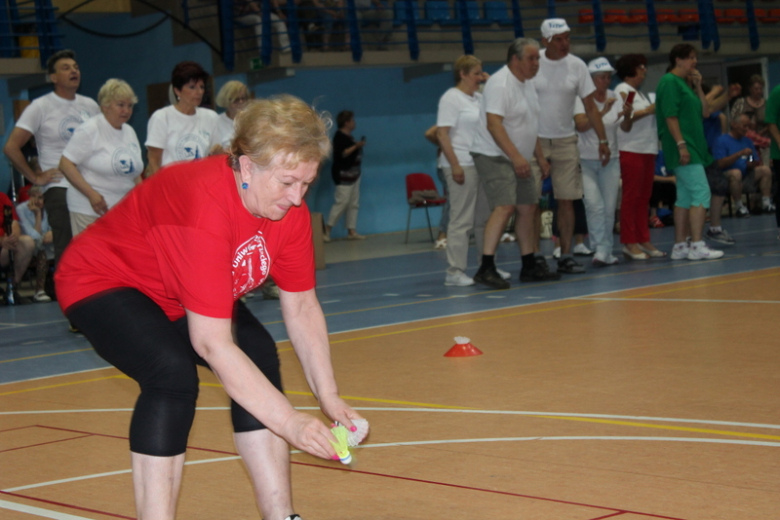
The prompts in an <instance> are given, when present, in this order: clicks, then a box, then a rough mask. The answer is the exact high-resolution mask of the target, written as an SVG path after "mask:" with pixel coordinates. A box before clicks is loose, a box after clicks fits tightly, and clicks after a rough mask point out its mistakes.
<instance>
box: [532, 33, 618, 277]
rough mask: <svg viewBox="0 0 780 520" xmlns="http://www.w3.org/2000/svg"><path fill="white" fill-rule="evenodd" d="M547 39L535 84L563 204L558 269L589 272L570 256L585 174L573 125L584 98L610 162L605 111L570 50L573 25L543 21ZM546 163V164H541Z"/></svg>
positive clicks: (543, 139) (544, 141) (542, 132)
mask: <svg viewBox="0 0 780 520" xmlns="http://www.w3.org/2000/svg"><path fill="white" fill-rule="evenodd" d="M541 31H542V43H543V44H544V47H545V50H544V52H543V53H542V56H541V57H540V59H539V74H538V75H537V76H536V77H535V78H534V79H533V81H532V83H533V85H534V86H535V87H536V92H537V94H538V96H539V102H540V104H541V105H542V106H544V111H543V112H542V113H541V115H540V117H539V143H540V145H541V147H542V151H543V154H544V156H545V157H546V158H547V159H548V160H549V161H550V162H551V165H552V170H551V172H550V173H551V176H552V183H553V192H554V193H555V200H556V201H557V202H558V227H559V228H560V239H561V259H560V260H559V261H558V272H559V273H569V274H574V273H584V272H585V268H584V267H583V266H582V265H581V264H579V263H578V262H576V261H575V260H574V258H572V256H571V246H572V243H571V242H572V236H573V234H574V201H575V200H579V199H581V198H582V195H583V192H582V173H581V172H580V157H579V153H578V151H577V133H576V132H575V129H574V100H575V98H577V97H580V98H581V99H582V102H583V104H584V105H585V113H586V115H587V116H588V119H589V120H590V123H591V125H593V129H594V130H595V132H596V135H598V138H599V157H600V158H601V161H602V162H601V163H602V164H603V165H605V166H606V164H607V163H608V162H609V155H610V151H609V141H608V140H607V134H606V132H605V131H604V124H603V122H602V121H601V113H600V112H599V109H598V107H597V106H596V103H595V101H594V100H593V94H594V93H595V91H596V86H595V85H594V84H593V79H592V78H591V76H590V72H589V71H588V66H587V65H585V62H584V61H582V60H581V59H580V58H578V57H577V56H574V55H573V54H569V45H570V44H569V32H570V31H571V29H569V26H568V25H567V24H566V20H564V19H562V18H550V19H547V20H545V21H544V22H542V27H541ZM540 166H541V165H540Z"/></svg>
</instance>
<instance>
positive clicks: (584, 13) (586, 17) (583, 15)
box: [579, 9, 593, 23]
mask: <svg viewBox="0 0 780 520" xmlns="http://www.w3.org/2000/svg"><path fill="white" fill-rule="evenodd" d="M579 22H580V23H593V9H580V17H579Z"/></svg>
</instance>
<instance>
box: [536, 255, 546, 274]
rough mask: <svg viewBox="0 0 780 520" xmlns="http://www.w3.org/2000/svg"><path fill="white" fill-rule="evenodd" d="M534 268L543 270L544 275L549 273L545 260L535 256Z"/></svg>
mask: <svg viewBox="0 0 780 520" xmlns="http://www.w3.org/2000/svg"><path fill="white" fill-rule="evenodd" d="M534 260H535V261H536V268H537V269H541V270H543V271H544V272H545V273H549V272H550V266H549V265H548V264H547V260H546V259H545V258H544V257H543V256H538V255H537V256H535V257H534Z"/></svg>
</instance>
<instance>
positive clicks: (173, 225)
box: [55, 155, 315, 320]
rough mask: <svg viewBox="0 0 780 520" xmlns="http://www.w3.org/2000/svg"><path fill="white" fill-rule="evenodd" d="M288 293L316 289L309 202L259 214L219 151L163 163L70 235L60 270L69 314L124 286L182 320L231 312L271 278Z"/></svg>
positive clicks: (59, 291)
mask: <svg viewBox="0 0 780 520" xmlns="http://www.w3.org/2000/svg"><path fill="white" fill-rule="evenodd" d="M269 274H270V275H271V276H272V277H273V279H274V281H275V282H276V284H277V285H278V286H279V287H280V288H281V289H283V290H285V291H289V292H300V291H308V290H309V289H312V288H314V285H315V276H314V248H313V246H312V238H311V217H310V215H309V209H308V208H307V207H306V205H305V203H304V204H302V205H301V206H300V207H292V208H290V210H289V211H288V212H287V214H286V215H285V216H284V218H282V219H281V220H278V221H273V220H269V219H265V218H258V217H255V216H254V215H252V214H251V213H250V212H249V211H248V210H247V209H246V208H245V207H244V205H243V203H242V202H241V199H240V198H239V195H238V192H237V188H236V181H235V177H234V174H233V170H232V169H231V168H230V167H229V166H228V164H227V162H226V157H225V156H224V155H219V156H215V157H210V158H208V159H204V160H201V161H193V162H186V163H178V164H174V165H171V166H169V167H167V168H164V169H162V170H161V171H160V172H158V173H157V174H156V175H155V176H154V177H152V178H151V179H149V180H148V181H145V182H143V183H141V184H140V185H139V186H137V187H136V188H135V189H133V190H132V191H131V192H130V193H129V194H128V195H127V197H125V199H124V200H122V201H121V202H120V203H119V204H117V205H116V206H115V207H114V208H112V209H111V211H109V212H108V213H107V214H106V215H104V216H103V217H101V218H99V219H98V220H97V221H96V222H95V223H94V224H92V225H91V226H89V227H88V228H87V229H86V230H85V231H84V232H83V233H81V234H79V235H78V236H77V237H75V238H74V239H73V241H72V242H71V244H70V245H69V246H68V248H67V250H66V251H65V254H64V255H63V257H62V259H61V261H60V263H59V265H58V266H57V274H56V276H55V278H56V283H57V298H58V300H59V303H60V306H61V307H62V309H63V310H67V309H68V307H70V306H71V305H73V304H74V303H76V302H78V301H80V300H82V299H84V298H87V297H89V296H92V295H94V294H97V293H99V292H102V291H106V290H109V289H113V288H118V287H132V288H136V289H138V290H139V291H141V292H142V293H144V294H146V295H147V296H149V297H150V298H151V299H152V300H154V301H155V303H157V304H158V305H159V306H160V307H161V308H162V309H163V311H165V314H166V315H167V316H168V317H169V318H170V319H171V320H175V319H178V318H181V317H182V316H184V309H185V308H186V309H189V310H191V311H193V312H196V313H198V314H202V315H204V316H210V317H213V318H231V317H232V315H233V304H234V302H235V301H236V300H237V299H238V298H239V297H240V296H242V295H244V294H245V293H247V292H248V291H250V290H252V289H254V288H255V287H257V286H259V285H260V284H261V283H262V282H263V281H265V279H266V278H267V277H268V275H269Z"/></svg>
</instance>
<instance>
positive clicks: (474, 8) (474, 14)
mask: <svg viewBox="0 0 780 520" xmlns="http://www.w3.org/2000/svg"><path fill="white" fill-rule="evenodd" d="M466 12H467V13H468V18H469V21H470V22H471V25H472V26H485V25H490V24H491V23H493V22H491V21H490V20H486V19H484V18H482V17H480V15H479V3H478V2H477V1H476V0H467V2H466ZM455 19H456V20H460V5H459V4H458V3H457V2H456V3H455Z"/></svg>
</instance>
